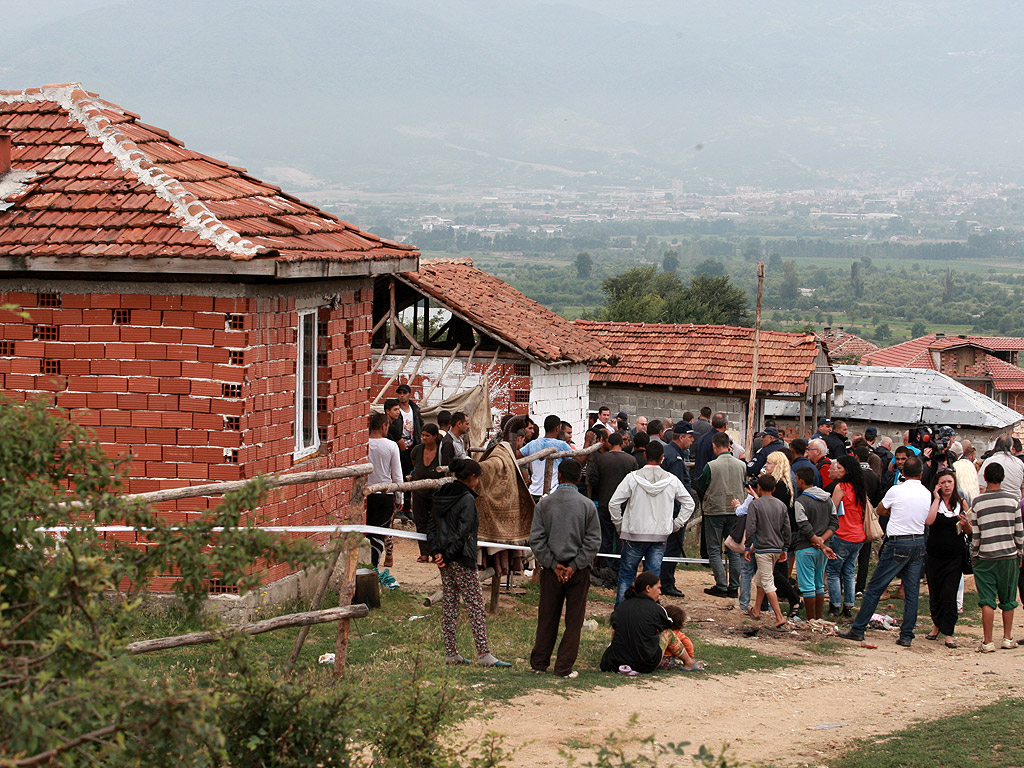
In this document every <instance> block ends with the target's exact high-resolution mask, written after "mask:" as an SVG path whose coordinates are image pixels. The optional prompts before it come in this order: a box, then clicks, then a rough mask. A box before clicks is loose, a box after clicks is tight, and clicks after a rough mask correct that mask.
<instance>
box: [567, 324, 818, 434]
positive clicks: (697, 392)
mask: <svg viewBox="0 0 1024 768" xmlns="http://www.w3.org/2000/svg"><path fill="white" fill-rule="evenodd" d="M576 324H577V325H579V326H580V327H581V328H582V329H583V330H585V331H586V332H587V333H589V334H590V335H592V336H593V337H594V338H595V339H596V340H597V341H599V342H600V343H602V344H604V345H605V346H607V347H608V348H609V349H610V350H611V351H612V353H613V354H614V355H615V356H616V357H618V358H619V363H618V365H607V364H598V365H592V366H591V368H590V387H591V397H590V402H591V404H592V406H593V407H595V408H596V407H599V406H601V405H607V406H608V407H610V408H611V409H612V411H615V410H617V409H620V410H623V411H626V413H628V414H629V415H630V419H633V418H635V417H636V416H638V415H643V416H646V417H647V418H648V419H656V418H657V419H665V418H671V419H672V420H676V419H679V418H680V417H681V416H682V415H683V412H684V411H687V410H689V411H693V412H694V413H695V414H696V413H697V412H698V411H699V410H700V408H702V407H704V406H708V407H710V408H711V409H712V410H713V411H716V412H718V411H720V412H722V413H725V414H726V415H727V416H728V417H729V424H730V428H733V427H735V430H734V431H735V433H736V435H739V436H742V435H744V434H745V432H746V424H747V407H748V401H749V398H750V385H751V371H752V369H753V353H754V329H753V328H734V327H731V326H724V325H684V324H662V323H615V322H592V321H584V320H577V321H576ZM758 354H759V358H758V366H757V367H758V384H757V395H756V408H755V422H756V423H757V424H760V423H761V420H762V418H763V415H764V403H765V400H766V399H768V398H771V399H777V400H791V401H793V402H794V403H797V404H798V411H799V413H800V416H801V432H800V434H804V433H809V430H808V429H807V423H806V421H807V418H808V417H812V416H814V415H816V413H817V411H816V408H817V406H818V404H819V400H820V399H821V397H822V396H824V397H825V398H826V402H827V401H828V398H830V397H831V393H832V390H833V386H834V381H835V379H834V376H833V374H832V366H831V362H830V360H829V357H828V353H827V352H826V350H825V348H824V347H823V346H822V343H821V341H820V340H819V339H818V338H816V337H815V336H813V335H807V334H802V333H782V332H779V331H761V336H760V347H759V353H758ZM808 405H810V406H811V407H810V408H807V406H808ZM794 436H795V435H794Z"/></svg>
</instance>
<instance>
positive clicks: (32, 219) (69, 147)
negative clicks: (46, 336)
mask: <svg viewBox="0 0 1024 768" xmlns="http://www.w3.org/2000/svg"><path fill="white" fill-rule="evenodd" d="M0 133H7V134H10V135H11V138H12V144H13V147H12V149H13V171H12V173H11V174H9V175H8V178H7V180H6V181H7V183H6V184H5V183H3V180H0V258H2V257H4V256H13V257H43V256H54V257H59V258H61V259H65V258H68V257H95V258H97V259H98V258H99V257H129V258H133V259H149V258H154V257H176V258H179V257H186V258H194V259H225V258H230V259H234V260H241V261H248V260H252V259H257V258H273V259H275V260H277V261H303V260H316V261H344V262H365V261H371V260H374V261H377V260H395V259H408V258H415V257H416V256H417V255H418V254H417V253H416V249H415V248H413V247H411V246H408V245H402V244H399V243H392V242H388V241H386V240H382V239H381V238H379V237H377V236H375V235H372V234H370V233H368V232H363V231H361V230H360V229H358V228H357V227H354V226H352V225H350V224H346V223H345V222H343V221H339V220H338V219H337V218H336V217H335V216H332V215H331V214H329V213H325V212H323V211H321V210H319V209H317V208H315V207H313V206H312V205H308V204H306V203H303V202H302V201H301V200H298V199H297V198H295V197H292V196H291V195H287V194H285V193H284V192H282V191H281V190H280V188H278V187H275V186H273V185H271V184H266V183H264V182H262V181H260V180H258V179H256V178H253V177H252V176H250V175H249V174H248V173H246V171H245V169H242V168H235V167H233V166H230V165H228V164H227V163H224V162H222V161H220V160H216V159H214V158H212V157H207V156H206V155H202V154H200V153H198V152H193V151H191V150H189V149H187V148H186V147H185V146H184V145H183V144H182V143H181V142H180V141H178V140H177V139H175V138H174V137H173V136H171V135H170V134H168V133H167V132H166V131H164V130H162V129H160V128H154V127H153V126H150V125H146V124H145V123H143V122H141V121H140V120H139V116H138V115H136V114H134V113H132V112H129V111H127V110H124V109H122V108H121V107H119V106H117V105H116V104H112V103H110V102H108V101H104V100H102V99H100V98H98V97H97V96H96V94H94V93H88V92H86V91H85V90H83V89H82V87H81V86H80V85H78V84H67V85H50V86H44V87H42V88H31V89H28V90H25V91H0ZM5 209H6V210H5ZM54 268H56V267H54ZM242 271H244V270H242Z"/></svg>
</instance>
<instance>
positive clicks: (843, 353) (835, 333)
mask: <svg viewBox="0 0 1024 768" xmlns="http://www.w3.org/2000/svg"><path fill="white" fill-rule="evenodd" d="M819 338H820V339H821V341H822V343H823V344H824V345H825V349H827V350H828V356H829V359H831V360H832V362H834V363H840V362H842V363H846V364H848V365H857V363H859V362H860V359H861V358H862V357H864V355H870V354H871V353H872V352H877V351H878V345H877V344H874V343H873V342H870V341H868V340H867V339H865V338H861V337H860V336H858V335H857V334H855V333H847V332H846V331H845V330H843V326H841V325H840V326H838V327H836V328H832V327H831V326H829V327H826V328H825V330H824V332H822V334H821V335H820V337H819Z"/></svg>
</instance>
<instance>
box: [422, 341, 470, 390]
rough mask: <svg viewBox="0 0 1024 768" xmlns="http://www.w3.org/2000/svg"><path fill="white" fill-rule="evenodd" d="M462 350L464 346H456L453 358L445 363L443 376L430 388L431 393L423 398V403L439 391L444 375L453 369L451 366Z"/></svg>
mask: <svg viewBox="0 0 1024 768" xmlns="http://www.w3.org/2000/svg"><path fill="white" fill-rule="evenodd" d="M460 349H462V345H461V344H456V345H455V349H453V350H452V355H451V357H449V358H448V362H447V363H445V364H444V368H442V369H441V375H440V376H438V377H437V380H436V381H435V382H434V385H433V386H432V387H431V388H430V391H429V392H427V394H425V395H424V396H423V399H422V400H421V401H420V402H421V403H426V402H427V400H429V399H430V396H431V395H432V394H434V390H435V389H437V386H438V384H440V383H441V380H442V379H443V378H444V375H445V374H446V373H448V369H449V368H450V367H451V364H452V363H453V362H455V356H456V355H457V354H459V350H460Z"/></svg>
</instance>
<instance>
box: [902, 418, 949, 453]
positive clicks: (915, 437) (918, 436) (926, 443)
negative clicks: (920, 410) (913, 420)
mask: <svg viewBox="0 0 1024 768" xmlns="http://www.w3.org/2000/svg"><path fill="white" fill-rule="evenodd" d="M955 437H956V432H955V431H954V430H953V428H952V427H948V426H939V425H937V424H918V425H917V426H916V427H914V428H913V429H911V430H910V445H912V446H914V447H915V448H917V449H918V450H920V451H923V450H924V449H925V448H931V449H932V455H935V454H937V453H945V452H946V449H947V448H949V446H950V444H951V443H952V442H953V439H954V438H955Z"/></svg>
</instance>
